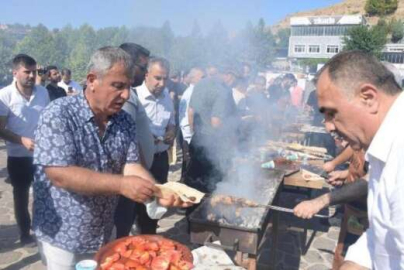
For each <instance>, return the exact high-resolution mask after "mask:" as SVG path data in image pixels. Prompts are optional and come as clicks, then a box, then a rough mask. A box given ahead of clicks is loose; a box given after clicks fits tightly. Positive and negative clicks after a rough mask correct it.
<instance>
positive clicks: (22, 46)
mask: <svg viewBox="0 0 404 270" xmlns="http://www.w3.org/2000/svg"><path fill="white" fill-rule="evenodd" d="M55 47H56V46H55V40H54V36H53V34H52V33H51V32H49V30H48V29H47V28H46V27H45V26H43V25H41V24H40V25H38V26H37V27H34V28H32V31H31V32H29V34H28V35H26V36H25V37H24V39H22V40H21V41H20V42H19V43H18V44H17V46H16V48H15V50H14V53H15V54H18V53H26V54H28V55H30V56H32V57H33V58H34V59H35V60H36V61H37V63H38V64H39V65H43V66H46V65H54V64H55V63H57V62H58V60H59V57H58V52H57V51H56V49H55Z"/></svg>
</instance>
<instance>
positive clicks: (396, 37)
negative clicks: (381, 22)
mask: <svg viewBox="0 0 404 270" xmlns="http://www.w3.org/2000/svg"><path fill="white" fill-rule="evenodd" d="M390 31H391V41H392V42H394V43H397V42H399V41H400V40H402V39H403V37H404V24H403V21H401V20H396V19H392V20H391V22H390Z"/></svg>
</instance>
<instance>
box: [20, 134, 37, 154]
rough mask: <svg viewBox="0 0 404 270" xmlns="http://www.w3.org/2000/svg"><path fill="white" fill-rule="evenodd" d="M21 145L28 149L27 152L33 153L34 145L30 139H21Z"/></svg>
mask: <svg viewBox="0 0 404 270" xmlns="http://www.w3.org/2000/svg"><path fill="white" fill-rule="evenodd" d="M21 144H22V145H23V146H24V147H25V148H27V149H28V151H34V148H35V143H34V141H33V140H32V139H30V138H27V137H21Z"/></svg>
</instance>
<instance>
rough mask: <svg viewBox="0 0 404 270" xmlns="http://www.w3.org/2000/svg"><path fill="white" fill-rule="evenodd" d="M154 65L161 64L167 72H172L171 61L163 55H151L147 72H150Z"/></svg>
mask: <svg viewBox="0 0 404 270" xmlns="http://www.w3.org/2000/svg"><path fill="white" fill-rule="evenodd" d="M154 65H159V66H160V67H162V68H164V69H165V70H166V71H167V73H170V62H168V60H167V59H165V58H163V57H151V58H150V59H149V62H148V63H147V72H150V69H151V67H152V66H154Z"/></svg>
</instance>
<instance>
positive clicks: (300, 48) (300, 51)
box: [295, 45, 306, 53]
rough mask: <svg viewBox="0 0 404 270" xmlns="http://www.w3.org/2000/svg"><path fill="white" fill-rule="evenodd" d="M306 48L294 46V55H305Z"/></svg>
mask: <svg viewBox="0 0 404 270" xmlns="http://www.w3.org/2000/svg"><path fill="white" fill-rule="evenodd" d="M305 52H306V46H305V45H295V53H305Z"/></svg>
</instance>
